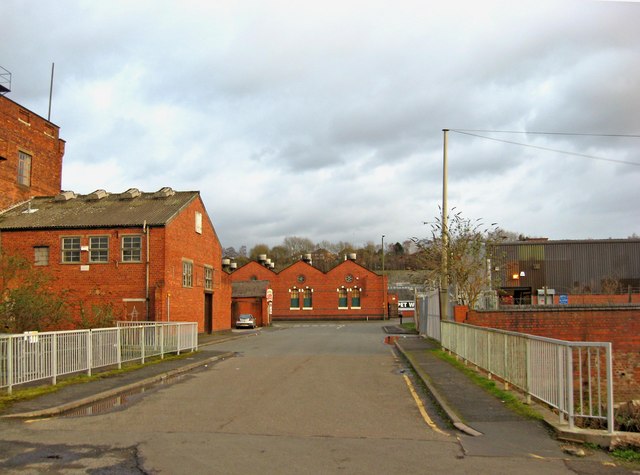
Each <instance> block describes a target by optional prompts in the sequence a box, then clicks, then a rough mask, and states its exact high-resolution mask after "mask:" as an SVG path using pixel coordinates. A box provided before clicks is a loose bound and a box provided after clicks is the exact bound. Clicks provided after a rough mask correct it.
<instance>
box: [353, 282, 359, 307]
mask: <svg viewBox="0 0 640 475" xmlns="http://www.w3.org/2000/svg"><path fill="white" fill-rule="evenodd" d="M351 308H360V289H359V288H358V287H354V288H353V290H352V291H351Z"/></svg>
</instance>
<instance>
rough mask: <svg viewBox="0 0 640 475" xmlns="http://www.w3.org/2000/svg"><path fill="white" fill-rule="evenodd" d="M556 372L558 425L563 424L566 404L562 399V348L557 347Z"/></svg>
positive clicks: (563, 398)
mask: <svg viewBox="0 0 640 475" xmlns="http://www.w3.org/2000/svg"><path fill="white" fill-rule="evenodd" d="M556 358H557V361H556V370H557V371H558V387H557V391H558V414H559V416H560V424H562V423H564V411H565V410H566V403H567V401H566V400H565V397H564V384H563V379H564V378H563V377H562V375H563V374H564V373H565V371H564V368H563V366H562V347H561V346H558V348H557V350H556Z"/></svg>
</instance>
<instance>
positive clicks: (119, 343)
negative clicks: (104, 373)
mask: <svg viewBox="0 0 640 475" xmlns="http://www.w3.org/2000/svg"><path fill="white" fill-rule="evenodd" d="M122 328H123V327H121V326H120V325H118V326H117V327H116V347H117V348H116V360H117V361H118V369H122V336H121V331H122Z"/></svg>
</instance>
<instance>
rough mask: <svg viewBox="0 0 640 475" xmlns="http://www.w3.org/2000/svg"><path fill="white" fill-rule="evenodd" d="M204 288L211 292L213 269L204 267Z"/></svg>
mask: <svg viewBox="0 0 640 475" xmlns="http://www.w3.org/2000/svg"><path fill="white" fill-rule="evenodd" d="M204 288H205V290H213V267H211V266H204Z"/></svg>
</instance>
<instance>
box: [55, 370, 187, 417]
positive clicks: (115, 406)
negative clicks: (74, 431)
mask: <svg viewBox="0 0 640 475" xmlns="http://www.w3.org/2000/svg"><path fill="white" fill-rule="evenodd" d="M186 376H187V374H177V375H175V376H170V377H168V378H163V379H160V380H158V381H156V382H154V383H151V384H149V385H146V386H141V387H139V388H135V389H131V390H130V391H125V392H122V393H120V394H117V395H115V396H111V397H109V398H106V399H102V400H100V401H96V402H93V403H91V404H86V405H84V406H80V407H76V408H74V409H69V410H68V411H64V412H61V413H60V414H59V416H58V417H82V416H96V415H99V414H106V413H108V412H113V411H117V410H121V409H124V408H125V407H126V406H129V405H131V404H133V403H135V402H137V401H139V400H140V399H142V398H143V396H145V395H146V394H149V393H151V392H153V391H157V390H158V389H160V388H161V387H162V386H166V385H168V384H173V383H176V382H178V381H180V380H181V379H183V378H185V377H186Z"/></svg>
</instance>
